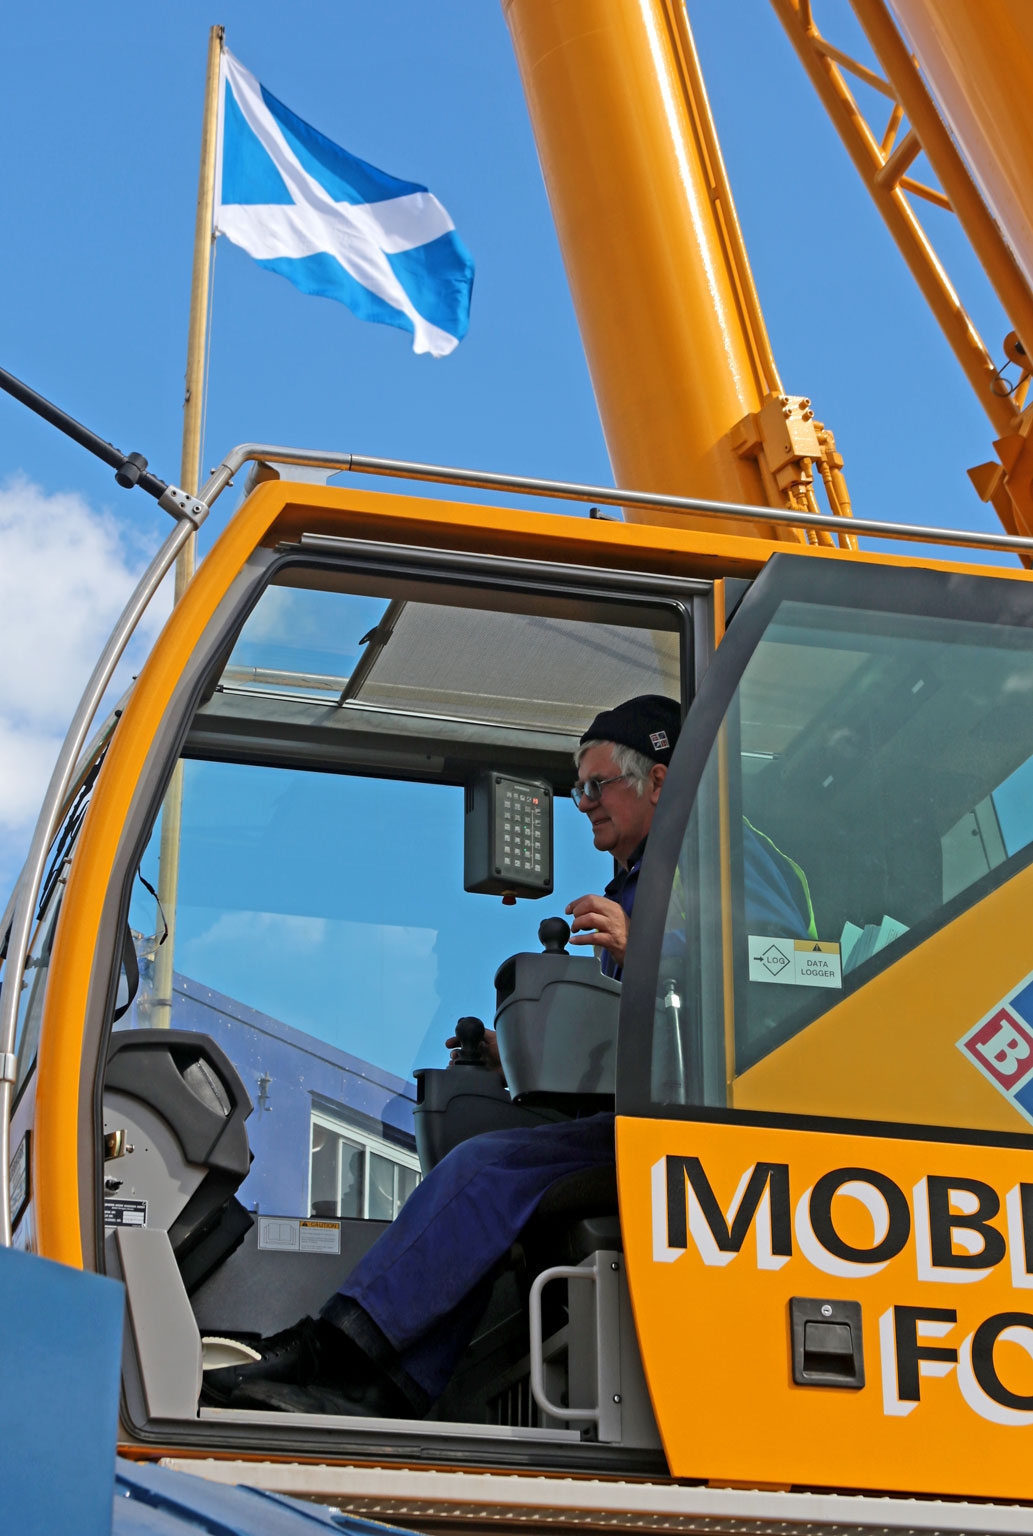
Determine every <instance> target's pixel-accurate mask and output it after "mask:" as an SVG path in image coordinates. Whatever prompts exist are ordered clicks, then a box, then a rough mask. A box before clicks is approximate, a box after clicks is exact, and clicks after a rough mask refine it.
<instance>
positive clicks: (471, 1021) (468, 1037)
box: [453, 1016, 484, 1067]
mask: <svg viewBox="0 0 1033 1536" xmlns="http://www.w3.org/2000/svg"><path fill="white" fill-rule="evenodd" d="M456 1039H457V1040H458V1041H459V1055H458V1056H457V1057H456V1059H455V1061H454V1062H453V1066H457V1067H483V1065H484V1024H483V1023H482V1022H481V1020H480V1019H475V1018H472V1017H469V1016H468V1017H466V1018H463V1019H460V1020H459V1022H458V1024H457V1025H456Z"/></svg>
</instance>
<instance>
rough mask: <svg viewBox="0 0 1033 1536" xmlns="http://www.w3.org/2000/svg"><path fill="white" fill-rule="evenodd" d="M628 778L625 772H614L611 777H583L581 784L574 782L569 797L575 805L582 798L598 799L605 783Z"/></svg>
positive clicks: (615, 782) (617, 781) (578, 803)
mask: <svg viewBox="0 0 1033 1536" xmlns="http://www.w3.org/2000/svg"><path fill="white" fill-rule="evenodd" d="M627 778H630V774H627V773H615V774H614V775H613V777H612V778H611V779H585V780H584V782H583V783H581V784H575V785H574V788H573V789H572V790H571V791H570V798H571V799H572V800H573V802H574V804H575V805H580V804H581V802H582V800H598V799H599V798H600V796H601V795H602V792H603V790H604V789H605V787H606V785H607V784H619V783H620V781H621V779H627Z"/></svg>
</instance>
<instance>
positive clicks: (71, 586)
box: [0, 474, 169, 906]
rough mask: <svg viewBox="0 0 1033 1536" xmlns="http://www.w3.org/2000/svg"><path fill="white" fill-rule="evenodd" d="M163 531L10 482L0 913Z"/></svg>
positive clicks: (5, 520) (152, 624)
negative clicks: (78, 717) (73, 730)
mask: <svg viewBox="0 0 1033 1536" xmlns="http://www.w3.org/2000/svg"><path fill="white" fill-rule="evenodd" d="M141 500H142V498H141ZM158 516H159V517H160V516H161V514H158ZM164 532H165V530H164V528H162V527H161V525H160V524H159V525H158V526H157V527H156V528H155V527H153V526H149V527H148V528H147V532H146V536H143V535H137V534H135V533H133V532H132V531H131V530H130V529H127V528H126V527H124V526H123V525H122V524H121V523H120V522H119V521H118V520H117V519H116V518H115V517H114V516H113V515H112V514H111V513H110V512H107V511H103V510H102V511H98V510H96V509H95V508H93V507H91V506H90V505H89V503H88V502H87V501H86V500H85V499H84V498H83V497H82V496H80V495H78V494H77V493H75V492H57V493H54V494H48V493H47V492H46V491H44V490H43V489H42V488H41V487H40V486H38V485H36V484H34V483H33V482H32V481H30V480H28V479H27V478H26V477H25V476H24V475H21V474H16V475H13V476H11V477H10V478H9V479H7V480H5V481H3V482H0V648H2V654H3V656H4V666H3V667H2V668H0V906H2V905H3V904H4V903H3V896H4V895H5V894H6V892H7V891H8V890H9V888H10V886H11V884H12V882H13V880H14V878H15V876H16V874H17V865H18V864H19V863H20V860H21V858H22V857H24V853H25V850H26V848H27V845H28V840H29V837H30V835H31V831H32V826H33V823H34V821H35V817H36V813H37V811H38V809H39V805H40V802H41V800H42V798H43V794H44V791H45V790H46V786H47V783H48V781H49V778H50V773H51V770H52V768H53V766H54V762H55V760H56V758H57V754H58V751H59V749H60V746H61V742H62V740H63V738H64V734H65V731H66V729H67V727H68V724H69V722H70V720H71V717H72V713H73V711H74V709H75V706H76V704H77V703H78V701H79V696H80V694H81V693H82V690H83V687H84V686H85V683H86V681H87V679H88V677H89V675H90V673H91V671H92V670H93V667H94V665H95V663H96V660H97V657H98V655H99V654H100V651H101V649H102V647H103V644H104V641H105V640H106V639H107V636H108V634H109V632H110V630H111V627H112V625H113V623H114V621H115V619H116V617H117V616H118V614H119V612H120V611H121V609H122V607H123V605H124V603H125V600H126V598H127V597H128V596H129V593H130V591H131V590H132V588H133V586H134V585H135V583H136V581H137V580H138V579H139V576H140V574H141V572H142V571H143V569H144V567H145V565H146V563H147V561H148V559H149V558H150V552H151V550H152V549H153V548H154V547H155V546H156V543H157V539H158V538H159V537H162V536H164ZM168 608H169V599H168V598H166V597H165V595H164V594H161V595H160V596H159V598H158V599H157V601H156V602H155V603H154V604H152V611H151V613H149V614H148V615H146V616H145V618H144V621H143V623H142V625H141V630H140V632H139V634H138V636H137V637H136V638H135V639H134V641H133V642H132V644H131V647H130V651H129V653H128V655H127V657H125V658H124V659H123V662H122V664H121V666H120V668H119V670H118V672H117V673H116V678H115V683H114V685H113V688H112V690H111V697H112V698H114V697H117V695H118V694H119V693H120V692H121V691H122V690H123V689H124V688H125V687H126V685H127V683H128V681H129V679H130V677H131V675H132V672H133V670H134V663H135V665H138V664H139V662H140V660H141V659H142V656H143V655H144V653H145V651H146V648H147V645H148V644H149V642H150V641H151V640H152V639H153V637H154V635H155V633H156V632H157V629H158V628H159V627H160V625H161V624H162V623H163V622H164V620H165V618H166V616H167V614H168Z"/></svg>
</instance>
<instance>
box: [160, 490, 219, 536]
mask: <svg viewBox="0 0 1033 1536" xmlns="http://www.w3.org/2000/svg"><path fill="white" fill-rule="evenodd" d="M158 505H159V507H160V508H161V509H162V511H163V512H168V513H169V514H170V515H171V516H172V517H177V518H185V519H186V521H187V522H188V523H193V525H194V527H195V528H200V526H201V524H202V523H203V522H204V520H205V518H206V517H207V516H208V504H207V502H204V501H201V500H200V499H199V498H198V497H197V496H191V495H190V494H189V492H187V491H181V490H180V488H179V486H178V485H167V486H166V487H165V489H164V491H163V492H162V494H161V495H160V496H159V497H158Z"/></svg>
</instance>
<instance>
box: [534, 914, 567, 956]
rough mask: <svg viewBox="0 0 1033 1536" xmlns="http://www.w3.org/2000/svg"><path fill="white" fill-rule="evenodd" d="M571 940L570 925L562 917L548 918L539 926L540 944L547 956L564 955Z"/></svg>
mask: <svg viewBox="0 0 1033 1536" xmlns="http://www.w3.org/2000/svg"><path fill="white" fill-rule="evenodd" d="M569 938H570V924H569V923H567V922H564V920H563V918H562V917H546V918H543V919H542V921H541V922H540V923H539V924H538V942H539V944H541V946H542V949H543V950H544V951H545V953H546V954H547V955H563V954H566V951H567V940H568V939H569Z"/></svg>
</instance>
